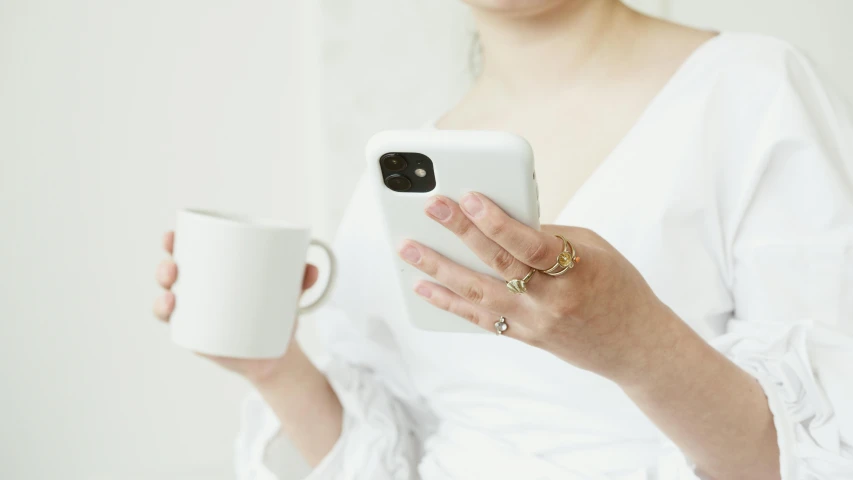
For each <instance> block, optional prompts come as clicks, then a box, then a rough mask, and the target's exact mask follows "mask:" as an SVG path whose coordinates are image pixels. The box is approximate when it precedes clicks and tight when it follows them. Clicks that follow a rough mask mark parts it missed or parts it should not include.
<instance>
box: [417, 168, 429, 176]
mask: <svg viewBox="0 0 853 480" xmlns="http://www.w3.org/2000/svg"><path fill="white" fill-rule="evenodd" d="M415 175H417V176H419V177H421V178H423V177H426V170H424V169H423V168H418V169H415Z"/></svg>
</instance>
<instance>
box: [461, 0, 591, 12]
mask: <svg viewBox="0 0 853 480" xmlns="http://www.w3.org/2000/svg"><path fill="white" fill-rule="evenodd" d="M462 1H463V2H464V3H467V4H468V5H470V6H471V7H473V8H476V9H481V10H489V11H492V12H503V13H508V14H513V15H535V14H539V13H542V12H545V11H548V10H551V9H553V8H556V7H558V6H560V5H564V4H567V3H578V2H584V1H587V0H462Z"/></svg>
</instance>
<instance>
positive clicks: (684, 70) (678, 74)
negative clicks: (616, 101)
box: [433, 32, 725, 224]
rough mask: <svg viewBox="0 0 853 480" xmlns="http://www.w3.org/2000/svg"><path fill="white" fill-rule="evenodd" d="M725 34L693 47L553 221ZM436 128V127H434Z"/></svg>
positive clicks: (584, 190) (595, 178)
mask: <svg viewBox="0 0 853 480" xmlns="http://www.w3.org/2000/svg"><path fill="white" fill-rule="evenodd" d="M724 35H725V33H724V32H717V34H716V35H714V36H713V37H711V38H709V39H707V40H705V41H704V42H702V43H701V44H699V45H698V46H697V47H696V48H694V49H693V51H692V52H690V54H689V55H688V56H687V57H686V58H685V59H684V60H683V61H682V62H681V64H680V65H679V66H678V68H676V70H675V72H673V74H672V75H670V77H669V79H667V81H666V82H665V83H664V84H663V86H662V87H661V88H660V89H659V90H658V92H657V93H656V94H655V95H654V96H653V97H652V99H651V100H650V101H649V103H648V104H647V105H646V107H645V108H644V109H643V111H642V113H640V115H639V116H638V117H637V119H636V120H635V121H634V123H633V124H632V125H631V127H630V128H629V129H628V131H627V132H625V135H623V136H622V138H621V139H620V140H619V141H618V142H617V143H616V145H615V146H614V147H613V149H612V150H611V151H610V153H608V154H607V155H606V156H605V157H604V158H603V159H602V160H601V161H600V162H599V163H598V165H596V167H595V168H594V169H593V170H592V173H590V174H589V176H587V177H586V179H585V180H584V181H583V182H581V185H580V187H578V188H577V190H575V193H574V194H573V195H572V196H571V197H570V198H569V199H568V201H567V202H566V204H565V205H564V206H563V208H561V209H560V211H559V213H558V214H557V216H556V217H555V218H553V219H550V220H551V222H553V223H555V224H559V223H560V222H561V221H562V220H563V219H564V218H565V217H566V216H567V215H568V213H569V209H570V208H571V207H572V206H573V205H574V204H575V203H576V199H578V198H580V197H582V196H583V195H584V193H585V192H586V191H587V190H590V189H591V188H592V187H591V185H592V184H593V183H595V181H596V180H597V179H598V177H600V176H601V175H602V172H603V171H604V170H605V169H606V168H609V166H610V164H612V163H613V160H614V159H615V158H616V157H618V154H619V152H620V151H622V150H623V149H624V148H625V145H626V144H627V143H628V142H629V141H630V140H631V139H632V138H634V137H635V136H636V135H637V131H638V130H640V129H641V127H643V126H644V125H645V124H646V123H648V122H649V118H652V117H653V114H655V113H656V111H657V110H659V109H660V105H661V104H662V103H664V100H665V99H666V97H668V96H669V95H670V92H672V91H673V90H675V89H676V87H677V86H678V85H679V84H680V83H681V82H682V79H683V78H685V77H686V76H687V74H688V73H689V72H690V71H691V67H692V66H693V64H695V63H696V61H697V60H698V59H699V57H701V56H702V55H703V54H704V52H705V51H707V50H708V49H709V47H710V46H711V45H712V44H716V43H717V42H718V40H719V39H720V38H722V37H723V36H724ZM433 128H435V127H433Z"/></svg>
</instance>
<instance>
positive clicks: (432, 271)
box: [420, 255, 440, 277]
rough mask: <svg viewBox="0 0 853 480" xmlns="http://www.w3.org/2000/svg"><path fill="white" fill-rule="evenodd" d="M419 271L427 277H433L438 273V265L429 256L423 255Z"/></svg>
mask: <svg viewBox="0 0 853 480" xmlns="http://www.w3.org/2000/svg"><path fill="white" fill-rule="evenodd" d="M420 267H421V270H423V271H424V273H426V274H427V275H430V276H432V277H435V276H436V275H437V274H438V271H439V268H440V267H439V263H438V261H437V260H436V259H435V258H433V257H432V256H431V255H423V256H422V257H421V263H420Z"/></svg>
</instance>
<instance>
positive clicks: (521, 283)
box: [506, 268, 537, 294]
mask: <svg viewBox="0 0 853 480" xmlns="http://www.w3.org/2000/svg"><path fill="white" fill-rule="evenodd" d="M536 272H537V270H536V269H535V268H531V269H530V272H529V273H528V274H527V275H525V276H524V278H522V279H521V280H519V279H517V278H513V279H512V280H510V281H508V282H506V288H507V289H509V291H510V292H512V293H518V294H521V293H525V292H527V282H529V281H530V279H531V278H532V277H533V274H534V273H536Z"/></svg>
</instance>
